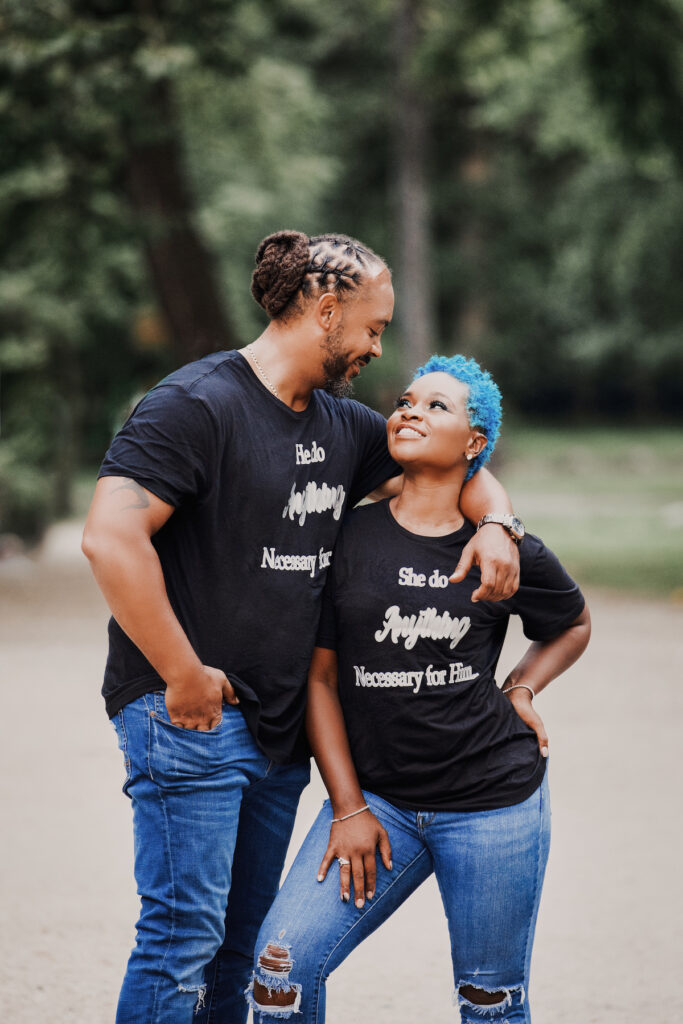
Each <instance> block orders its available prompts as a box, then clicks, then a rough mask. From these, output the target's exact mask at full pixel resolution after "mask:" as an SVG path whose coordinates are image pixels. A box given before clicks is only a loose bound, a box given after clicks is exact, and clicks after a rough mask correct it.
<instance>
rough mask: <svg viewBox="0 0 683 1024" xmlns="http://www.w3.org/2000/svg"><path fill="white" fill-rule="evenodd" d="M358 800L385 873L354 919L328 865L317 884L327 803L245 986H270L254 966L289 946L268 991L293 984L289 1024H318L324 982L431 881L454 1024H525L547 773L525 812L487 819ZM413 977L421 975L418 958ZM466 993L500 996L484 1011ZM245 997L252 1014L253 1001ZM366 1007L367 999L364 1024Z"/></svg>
mask: <svg viewBox="0 0 683 1024" xmlns="http://www.w3.org/2000/svg"><path fill="white" fill-rule="evenodd" d="M365 799H366V801H367V803H368V804H369V805H370V808H371V810H372V811H373V813H374V814H375V815H376V816H377V818H378V819H379V821H380V822H381V823H382V824H383V825H384V827H385V828H386V830H387V832H388V833H389V839H390V841H391V848H392V863H393V868H392V870H391V871H387V870H386V868H384V867H383V865H382V863H381V861H380V859H379V857H377V886H376V889H375V896H374V898H373V899H372V900H366V901H365V905H364V906H363V907H362V908H360V909H359V908H358V907H356V906H355V905H354V902H353V899H351V900H350V901H349V902H348V903H342V902H341V900H340V898H339V876H338V872H337V870H336V866H333V867H332V868H331V869H330V871H329V872H328V874H327V877H326V879H325V881H324V882H317V881H316V875H317V872H318V868H319V865H320V862H321V860H322V857H323V854H324V852H325V850H326V848H327V842H328V837H329V829H330V821H331V818H332V813H331V810H330V806H329V802H326V803H325V804H324V805H323V808H322V810H321V811H320V814H319V815H318V818H317V819H316V821H315V823H314V825H313V827H312V828H311V830H310V832H309V833H308V836H307V837H306V839H305V840H304V843H303V846H302V847H301V850H300V851H299V853H298V854H297V857H296V860H295V862H294V864H293V865H292V868H291V870H290V872H289V874H288V875H287V878H286V880H285V882H284V884H283V886H282V889H281V890H280V892H279V894H278V896H277V899H276V900H275V903H274V904H273V906H272V907H271V909H270V911H269V913H268V916H267V917H266V919H265V921H264V923H263V926H262V928H261V931H260V933H259V937H258V939H257V942H256V950H255V955H256V962H255V977H256V978H257V979H258V980H259V981H260V982H261V984H262V985H266V986H267V985H268V982H269V981H270V982H271V984H273V979H272V976H269V975H267V974H264V972H263V971H262V970H261V969H260V968H259V965H258V954H259V953H260V952H261V951H262V950H263V949H264V948H265V946H266V944H268V943H272V944H274V945H280V946H282V945H285V946H287V947H289V950H290V953H289V956H290V959H291V960H293V962H294V966H293V968H292V970H291V972H290V975H289V978H288V979H286V980H284V981H283V979H281V978H278V979H277V981H276V982H275V983H274V985H275V987H276V988H280V989H283V987H284V989H285V990H286V986H287V985H291V988H294V987H295V986H300V1006H299V1010H300V1012H297V1014H296V1017H294V1018H293V1020H296V1021H299V1022H301V1024H322V1022H323V1021H324V1019H325V981H326V979H327V978H328V976H329V975H330V973H331V972H332V971H333V970H334V969H335V967H338V966H339V964H340V963H342V961H343V960H344V959H345V958H346V957H347V956H348V955H349V953H350V952H351V950H352V949H355V947H356V946H358V945H359V943H361V942H362V941H363V939H364V938H366V936H368V935H370V934H371V932H373V931H375V929H377V928H379V926H380V925H381V924H382V923H383V922H384V921H386V920H387V918H388V917H390V916H391V914H392V913H393V912H394V911H395V910H396V909H397V908H398V907H399V906H400V905H401V904H402V903H403V901H404V900H406V899H407V898H408V896H410V894H411V893H412V892H414V891H415V889H417V887H418V886H419V885H421V884H422V882H424V880H425V879H426V878H427V877H428V876H429V875H430V874H431V873H432V871H433V872H434V873H435V875H436V879H437V882H438V885H439V890H440V893H441V899H442V901H443V906H444V910H445V911H446V917H447V919H448V928H449V934H450V944H451V957H452V961H453V978H454V982H455V991H456V999H457V1004H458V1006H459V1008H460V1015H461V1020H462V1021H463V1022H468V1024H469V1022H472V1024H482V1021H496V1022H498V1024H513V1022H515V1024H517V1022H522V1021H524V1022H525V1024H529V1022H530V1020H531V1018H530V1015H529V1004H528V1000H527V998H526V995H527V989H528V981H529V964H530V960H531V948H532V944H533V937H534V928H535V925H536V916H537V913H538V905H539V901H540V896H541V887H542V884H543V876H544V873H545V866H546V862H547V859H548V849H549V845H550V803H549V797H548V783H547V773H546V777H545V779H544V781H543V782H542V783H541V785H540V786H539V788H538V789H537V790H536V792H535V793H533V794H532V796H530V797H529V798H528V799H527V800H525V801H524V802H523V803H520V804H515V805H514V806H512V807H503V808H501V809H500V810H494V811H481V812H470V813H452V812H439V813H432V812H415V811H406V810H403V809H401V808H399V807H395V806H394V805H393V804H390V803H388V802H387V801H386V800H383V799H381V797H378V796H375V795H374V794H372V793H368V792H366V793H365ZM283 932H284V935H283V936H282V937H280V936H281V935H282V933H283ZM415 970H416V973H419V970H420V964H419V950H418V952H416V963H415ZM397 984H398V985H399V986H400V985H401V984H409V981H408V980H407V979H405V980H398V982H397ZM467 986H473V987H474V988H475V989H479V990H482V989H483V990H485V991H486V992H487V993H498V992H501V993H502V997H501V999H500V1000H499V1001H498V1002H496V1003H495V1004H493V1005H488V1006H485V1005H479V1004H476V1005H475V1003H472V1002H470V1001H469V1000H467V999H466V998H465V997H464V996H463V995H462V993H461V991H460V989H461V987H467ZM469 994H470V995H473V993H471V992H470V993H469ZM248 998H249V1000H250V1002H251V1004H252V1006H254V1000H253V996H252V994H251V992H249V993H248ZM371 998H372V997H371V994H370V993H368V1020H370V1019H371V1012H372V1006H371ZM254 1014H255V1018H256V1019H257V1020H258V1019H259V1014H260V1019H261V1022H262V1024H269V1022H271V1021H272V1018H273V1016H276V1017H288V1016H290V1015H291V1010H287V1009H280V1010H275V1013H273V1011H272V1010H270V1009H267V1008H263V1007H258V1006H255V1008H254Z"/></svg>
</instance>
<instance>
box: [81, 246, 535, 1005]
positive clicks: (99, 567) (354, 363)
mask: <svg viewBox="0 0 683 1024" xmlns="http://www.w3.org/2000/svg"><path fill="white" fill-rule="evenodd" d="M252 292H253V294H254V296H255V297H256V299H257V301H259V302H260V304H261V305H262V306H263V307H264V309H266V311H267V312H268V314H269V316H270V317H271V322H270V324H269V326H268V327H267V328H266V330H265V331H264V332H263V334H262V335H261V336H260V337H259V338H258V339H257V340H256V341H254V342H253V343H251V344H249V345H247V346H246V348H244V349H242V350H241V351H239V352H228V353H225V352H223V353H216V354H214V355H210V356H207V357H205V358H204V359H202V360H199V361H198V362H196V363H193V364H190V365H189V366H186V367H183V368H182V369H180V370H178V371H176V372H175V373H173V374H171V375H170V377H167V378H166V379H165V380H164V381H162V382H161V384H159V385H158V386H157V387H156V388H153V389H152V391H151V392H149V394H148V395H147V396H146V397H145V398H144V399H143V400H142V402H141V403H140V404H139V405H138V406H137V408H136V409H135V411H134V412H133V414H132V416H131V417H130V418H129V420H128V422H127V423H126V424H125V425H124V427H123V428H122V430H121V431H120V433H119V434H118V435H117V437H116V438H115V439H114V441H113V443H112V445H111V448H110V449H109V452H108V453H107V456H106V458H105V460H104V463H103V465H102V469H101V471H100V479H99V480H98V483H97V488H96V491H95V496H94V499H93V503H92V507H91V510H90V513H89V516H88V521H87V523H86V529H85V533H84V539H83V550H84V552H85V554H86V555H87V557H88V558H89V559H90V562H91V565H92V568H93V572H94V574H95V577H96V579H97V581H98V583H99V585H100V587H101V589H102V591H103V593H104V595H105V597H106V599H107V601H108V603H109V606H110V608H111V611H112V616H113V617H112V620H111V622H110V627H109V636H110V648H109V658H108V662H107V668H106V672H105V681H104V687H103V694H104V697H105V701H106V707H107V711H108V713H109V715H110V717H111V718H112V719H113V720H114V724H115V727H116V730H117V734H118V739H119V745H120V747H121V749H122V751H123V753H124V758H125V764H126V772H127V778H126V782H125V785H124V791H125V792H126V793H127V794H128V795H129V796H130V797H131V800H132V804H133V814H134V828H135V874H136V881H137V885H138V891H139V893H140V896H141V903H142V906H141V915H140V918H139V920H138V924H137V942H136V946H135V948H134V950H133V951H132V953H131V956H130V960H129V963H128V970H127V973H126V977H125V979H124V983H123V988H122V991H121V996H120V1000H119V1007H118V1013H117V1022H118V1024H133V1022H135V1024H152V1022H154V1024H157V1022H163V1024H189V1022H190V1021H191V1020H192V1019H193V1014H195V1013H199V1014H200V1015H201V1013H202V1012H203V1013H205V1014H209V1013H210V1015H211V1019H213V1020H218V1021H221V1022H223V1024H235V1022H239V1021H244V1020H245V1019H246V1004H245V1003H244V1000H243V995H242V992H243V990H244V988H245V986H246V984H247V982H248V979H249V974H250V966H251V955H252V951H253V943H254V940H255V938H256V935H257V932H258V929H259V926H260V923H261V921H262V919H263V917H264V916H265V913H266V911H267V909H268V907H269V905H270V902H271V901H272V899H273V897H274V895H275V892H276V890H277V886H278V881H279V877H280V873H281V870H282V864H283V861H284V857H285V853H286V850H287V844H288V841H289V837H290V834H291V829H292V825H293V822H294V816H295V813H296V808H297V804H298V800H299V795H300V793H301V790H302V789H303V787H304V786H305V785H306V782H307V781H308V756H307V748H306V744H305V740H304V739H303V735H302V722H303V715H304V695H305V683H306V674H307V668H308V663H309V659H310V655H311V652H312V649H313V643H314V639H315V630H316V626H317V619H318V611H319V599H320V594H321V590H322V586H323V582H324V577H325V570H326V568H327V567H328V565H329V563H330V559H331V556H332V549H333V546H334V541H335V537H336V535H337V531H338V529H339V526H340V523H341V519H342V515H343V513H344V511H345V509H346V508H348V507H350V506H351V505H353V504H354V503H355V502H357V501H358V500H360V499H361V498H362V497H363V496H365V495H366V494H369V493H371V492H374V493H375V494H382V493H391V492H392V487H393V485H392V483H391V478H392V477H394V476H395V475H396V473H397V471H398V468H397V467H396V466H395V464H394V463H393V462H392V461H391V459H390V458H389V455H388V451H387V448H386V435H385V424H384V420H383V419H382V417H381V416H379V414H377V413H374V412H372V411H371V410H369V409H367V408H366V407H365V406H362V405H360V404H359V403H357V402H353V401H350V400H349V399H348V398H347V397H345V396H346V395H347V394H348V391H349V386H350V383H351V380H352V379H353V377H355V376H356V375H357V374H358V373H359V372H360V369H361V367H362V366H364V365H366V364H367V363H368V362H369V360H370V359H371V358H372V357H378V356H379V355H381V351H382V349H381V336H382V333H383V331H384V329H385V328H386V327H387V325H388V324H389V323H390V321H391V318H392V314H393V305H394V296H393V289H392V285H391V275H390V272H389V270H388V268H387V266H386V264H385V263H384V261H383V260H381V259H380V257H378V256H377V255H376V254H375V253H373V252H372V251H371V250H370V249H368V248H367V247H365V246H363V245H361V244H360V243H359V242H357V241H355V240H354V239H349V238H346V237H344V236H334V235H322V236H318V237H315V238H310V239H309V238H307V237H306V236H305V235H302V234H300V233H298V232H280V233H278V234H276V235H272V236H269V237H268V238H266V239H265V240H264V241H263V242H262V243H261V245H260V247H259V250H258V252H257V268H256V271H255V272H254V278H253V282H252ZM463 508H464V511H465V514H466V515H467V516H468V517H469V518H470V519H471V520H473V521H477V520H478V519H479V518H480V517H482V516H483V515H485V514H487V513H494V514H497V513H507V512H508V511H509V510H510V506H509V503H508V501H507V498H506V496H505V493H504V491H503V490H502V488H501V487H500V485H498V484H497V483H496V481H495V480H494V479H493V478H492V477H490V476H489V475H488V474H486V473H485V471H482V472H481V473H478V474H477V475H476V477H475V478H474V479H473V480H472V481H471V482H470V484H469V485H468V487H467V488H466V491H465V492H464V495H463ZM473 559H474V560H476V561H477V562H478V563H479V564H480V565H481V571H482V586H481V587H480V588H479V590H478V591H477V597H479V598H481V599H496V598H500V597H503V596H507V595H508V594H510V593H511V592H513V591H514V589H515V588H516V571H517V559H516V552H515V551H514V545H513V544H512V543H511V541H510V540H509V538H508V537H507V534H506V533H505V531H504V530H501V528H500V526H497V525H493V526H487V528H486V529H484V530H483V531H482V532H481V533H478V534H477V536H476V537H475V538H473V541H472V542H471V547H470V548H469V550H468V551H467V554H466V556H465V555H464V556H463V560H462V561H461V563H460V565H459V567H458V572H457V574H456V575H457V577H458V578H462V577H463V576H464V575H465V573H466V572H467V571H468V569H469V567H470V565H471V563H472V560H473ZM226 908H227V909H226ZM207 965H209V966H208V967H207ZM207 985H208V987H209V990H210V1002H211V1005H210V1006H208V1005H207Z"/></svg>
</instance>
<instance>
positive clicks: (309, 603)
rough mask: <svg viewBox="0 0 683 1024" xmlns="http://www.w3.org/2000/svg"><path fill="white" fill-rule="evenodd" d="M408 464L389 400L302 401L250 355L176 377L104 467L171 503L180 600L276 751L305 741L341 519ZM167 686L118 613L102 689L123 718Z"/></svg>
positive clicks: (208, 655)
mask: <svg viewBox="0 0 683 1024" xmlns="http://www.w3.org/2000/svg"><path fill="white" fill-rule="evenodd" d="M399 472H400V468H399V467H398V466H397V465H396V464H395V463H394V462H393V460H392V459H391V458H390V457H389V454H388V450H387V444H386V422H385V420H384V418H383V417H382V416H380V415H379V413H376V412H373V411H372V410H371V409H368V408H367V407H366V406H364V405H361V404H360V403H359V402H355V401H352V400H350V399H335V398H333V397H331V396H330V395H328V394H326V393H325V392H324V391H319V390H316V391H313V393H312V394H311V398H310V401H309V403H308V406H307V407H306V409H305V410H303V411H300V412H296V411H294V410H292V409H290V408H289V406H287V405H285V404H284V403H283V402H280V401H279V400H278V399H277V398H276V397H275V396H274V395H272V394H271V392H270V391H269V390H268V389H267V388H266V387H264V386H263V385H262V384H261V382H260V381H259V380H258V378H257V377H256V376H255V374H254V373H253V372H252V370H251V368H250V367H249V364H248V363H247V361H246V360H245V359H244V357H243V356H242V355H240V353H239V352H219V353H215V354H213V355H210V356H206V357H205V358H204V359H201V360H199V361H198V362H195V363H191V364H189V365H188V366H184V367H182V368H181V369H180V370H177V371H176V372H175V373H172V374H171V375H170V376H169V377H167V378H165V380H163V381H162V382H161V383H160V384H158V385H157V386H156V387H155V388H153V389H152V390H151V391H150V392H149V393H148V394H147V395H146V396H145V397H144V398H143V399H142V401H141V402H140V403H139V404H138V406H137V407H136V408H135V410H134V411H133V413H132V414H131V416H130V418H129V419H128V421H127V422H126V423H125V424H124V426H123V428H122V429H121V431H120V432H119V433H118V434H117V436H116V437H115V438H114V440H113V442H112V445H111V447H110V449H109V451H108V452H107V455H106V457H105V459H104V462H103V464H102V467H101V469H100V474H99V475H100V476H122V477H130V478H132V479H134V480H136V481H137V482H138V483H139V484H141V485H142V486H143V487H145V488H147V489H148V490H149V491H151V492H152V493H154V494H156V495H157V496H158V497H159V498H161V499H162V500H163V501H165V502H168V503H169V504H170V505H173V507H174V510H175V511H174V512H173V514H172V515H171V517H170V518H169V519H168V521H167V522H166V523H165V524H164V526H163V527H162V528H161V529H160V530H159V531H158V532H157V533H156V534H155V535H154V537H153V538H152V542H153V544H154V547H155V548H156V551H157V554H158V555H159V559H160V562H161V566H162V569H163V574H164V580H165V584H166V590H167V593H168V596H169V600H170V603H171V606H172V607H173V610H174V612H175V614H176V615H177V617H178V619H179V621H180V623H181V625H182V627H183V629H184V630H185V632H186V634H187V636H188V638H189V640H190V643H191V644H192V646H193V648H194V650H195V652H196V653H197V655H198V657H199V658H200V659H201V661H202V662H203V663H204V664H206V665H210V666H212V667H214V668H220V669H222V670H223V671H224V672H225V674H226V675H227V676H228V678H229V680H230V681H231V683H232V684H233V686H234V687H235V690H236V691H237V694H238V696H239V698H240V709H241V710H242V713H243V714H244V716H245V718H246V720H247V723H248V724H249V727H250V729H251V731H252V733H253V735H254V737H255V739H256V741H257V743H258V744H259V746H260V747H261V749H262V750H263V751H264V752H265V753H266V754H267V755H268V756H269V757H270V758H271V759H272V760H274V761H276V762H278V763H286V762H287V761H290V760H292V759H296V758H298V757H301V756H304V754H305V753H306V747H305V744H304V743H303V741H302V737H301V731H302V730H301V726H302V721H303V713H304V706H305V685H306V676H307V672H308V665H309V662H310V657H311V653H312V649H313V644H314V640H315V632H316V628H317V625H318V618H319V612H320V598H321V594H322V589H323V585H324V581H325V576H326V573H327V568H328V566H329V564H330V562H331V558H332V550H333V548H334V544H335V540H336V537H337V533H338V531H339V528H340V526H341V523H342V517H343V515H344V513H345V511H346V509H347V507H351V506H352V505H354V504H355V503H356V502H357V501H359V500H360V499H361V498H363V497H364V496H365V495H366V494H367V493H368V492H370V491H372V490H373V489H374V488H375V487H377V486H378V485H379V484H380V483H382V482H383V481H384V480H386V479H387V478H388V477H391V476H395V475H396V473H399ZM163 688H164V683H163V682H162V680H161V679H160V677H159V676H158V675H157V673H156V672H155V670H154V669H153V668H152V666H151V665H150V664H149V662H148V661H147V659H146V658H145V657H144V655H143V654H142V653H141V652H140V650H139V649H138V648H137V647H136V646H135V644H133V642H132V641H131V640H130V639H129V638H128V636H127V635H126V634H125V633H124V632H123V630H122V629H121V628H120V626H119V625H118V623H117V622H116V620H115V619H113V618H112V619H111V620H110V624H109V657H108V660H107V666H106V670H105V677H104V686H103V690H102V692H103V695H104V698H105V702H106V708H107V712H108V714H109V715H110V717H112V716H113V715H115V714H116V713H117V712H118V711H119V710H120V709H121V708H122V707H123V706H124V705H125V704H127V703H129V702H130V701H132V700H135V699H136V698H137V697H139V696H141V695H142V694H143V693H146V692H149V691H152V690H158V689H163Z"/></svg>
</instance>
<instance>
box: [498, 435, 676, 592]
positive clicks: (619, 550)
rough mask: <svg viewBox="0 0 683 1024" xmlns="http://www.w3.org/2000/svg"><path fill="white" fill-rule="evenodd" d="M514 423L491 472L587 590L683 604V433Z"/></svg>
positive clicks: (521, 512)
mask: <svg viewBox="0 0 683 1024" xmlns="http://www.w3.org/2000/svg"><path fill="white" fill-rule="evenodd" d="M506 426H507V429H506V430H505V434H504V436H503V439H502V441H501V444H500V453H498V452H496V461H495V462H494V464H493V470H494V472H495V473H496V474H497V475H498V477H499V478H500V480H501V481H502V482H503V483H504V484H505V486H506V487H507V489H508V492H509V494H510V496H511V498H512V501H513V503H514V506H515V509H516V510H517V512H518V513H519V515H520V516H521V517H522V519H523V520H524V522H525V523H526V526H527V529H529V530H531V532H533V533H536V534H538V535H539V536H541V537H542V538H543V540H544V541H545V542H546V544H548V545H549V547H551V548H552V549H553V550H554V551H555V552H556V554H557V555H558V556H559V557H560V558H561V559H562V561H563V562H564V564H565V565H566V566H567V568H568V569H569V571H570V572H571V573H572V574H573V575H575V576H576V578H577V580H578V581H579V582H580V583H581V584H582V585H584V584H590V585H593V586H604V587H610V588H616V589H619V590H628V591H638V592H641V593H649V594H659V595H660V596H664V597H670V598H671V599H672V600H675V601H683V431H681V430H675V429H633V428H630V429H615V428H604V429H601V428H593V429H588V428H582V429H578V428H577V429H570V428H563V429H558V428H556V427H553V428H548V429H541V428H529V427H520V426H518V427H516V426H515V425H514V424H513V425H509V424H508V425H506Z"/></svg>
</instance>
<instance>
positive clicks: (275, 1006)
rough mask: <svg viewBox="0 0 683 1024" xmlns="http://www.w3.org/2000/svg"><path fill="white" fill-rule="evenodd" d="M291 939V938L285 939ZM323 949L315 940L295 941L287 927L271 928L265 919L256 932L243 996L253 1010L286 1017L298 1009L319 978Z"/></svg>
mask: <svg viewBox="0 0 683 1024" xmlns="http://www.w3.org/2000/svg"><path fill="white" fill-rule="evenodd" d="M288 939H291V941H288ZM324 956H325V954H324V952H323V950H322V949H321V948H320V946H319V945H318V944H317V943H315V942H304V941H303V938H300V939H299V940H298V941H297V938H296V936H295V935H293V934H292V935H291V936H289V935H288V934H287V929H284V928H280V930H279V931H278V930H275V929H271V928H270V927H269V926H268V920H267V919H266V922H265V924H264V926H263V927H262V929H261V932H260V933H259V938H258V941H257V944H256V951H255V955H254V971H253V975H252V980H251V983H250V985H249V988H248V989H247V1000H248V1002H249V1004H250V1005H251V1007H252V1009H253V1010H254V1013H255V1014H256V1013H257V1012H260V1013H261V1014H263V1015H264V1017H265V1016H266V1015H268V1014H273V1015H276V1016H278V1017H287V1016H289V1014H290V1013H298V1012H299V1009H300V1006H301V1000H302V997H303V998H306V999H310V998H311V997H312V995H313V990H314V989H315V987H316V985H317V984H318V983H319V982H320V980H321V979H322V974H323V964H322V960H323V959H324Z"/></svg>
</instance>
